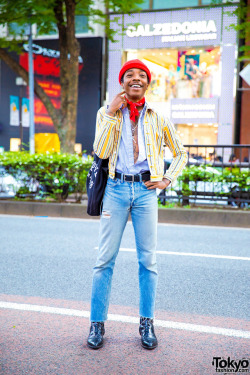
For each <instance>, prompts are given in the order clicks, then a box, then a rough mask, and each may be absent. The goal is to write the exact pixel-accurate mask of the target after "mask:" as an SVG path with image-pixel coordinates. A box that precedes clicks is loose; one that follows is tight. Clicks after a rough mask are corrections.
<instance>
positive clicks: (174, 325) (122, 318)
mask: <svg viewBox="0 0 250 375" xmlns="http://www.w3.org/2000/svg"><path fill="white" fill-rule="evenodd" d="M0 308H2V309H12V310H22V311H33V312H39V313H48V314H58V315H66V316H77V317H82V318H89V317H90V312H89V311H81V310H74V309H65V308H61V307H60V308H59V307H50V306H39V305H30V304H22V303H13V302H4V301H0ZM108 320H111V321H115V322H121V323H134V324H138V322H139V318H136V317H133V316H127V315H118V314H108ZM155 326H157V327H162V328H171V329H179V330H185V331H192V332H200V333H208V334H214V335H222V336H230V337H240V338H244V339H250V331H242V330H238V329H229V328H221V327H212V326H205V325H198V324H189V323H181V322H174V321H169V320H157V319H156V320H155Z"/></svg>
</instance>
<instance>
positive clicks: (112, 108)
mask: <svg viewBox="0 0 250 375" xmlns="http://www.w3.org/2000/svg"><path fill="white" fill-rule="evenodd" d="M124 94H125V91H122V92H120V93H119V94H117V95H116V96H115V97H114V99H113V100H112V102H111V103H110V105H109V107H108V109H107V111H106V113H107V114H108V115H109V116H114V115H115V112H116V111H117V110H118V109H119V108H121V106H122V105H123V108H125V107H127V102H126V99H125V97H124Z"/></svg>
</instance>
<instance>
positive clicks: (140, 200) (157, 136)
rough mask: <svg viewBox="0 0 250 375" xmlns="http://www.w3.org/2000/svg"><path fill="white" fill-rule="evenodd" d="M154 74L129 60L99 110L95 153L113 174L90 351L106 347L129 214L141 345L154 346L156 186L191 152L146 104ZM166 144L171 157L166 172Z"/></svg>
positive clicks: (105, 200)
mask: <svg viewBox="0 0 250 375" xmlns="http://www.w3.org/2000/svg"><path fill="white" fill-rule="evenodd" d="M150 81H151V73H150V71H149V69H148V68H147V66H146V65H145V64H144V63H143V62H142V61H140V60H130V61H127V62H126V63H125V64H124V65H123V67H122V69H121V71H120V74H119V82H120V85H121V86H122V88H123V91H122V92H121V93H119V94H117V95H116V96H115V97H114V99H113V100H112V102H111V103H110V105H109V107H108V108H105V107H102V108H101V109H100V110H99V111H98V114H97V123H96V136H95V141H94V151H95V153H96V154H97V156H99V157H100V158H101V159H107V158H109V178H108V182H107V186H106V190H105V194H104V198H103V209H102V215H101V220H100V238H99V253H98V258H97V262H96V265H95V267H94V272H93V285H92V297H91V315H90V321H91V326H90V333H89V336H88V341H87V344H88V346H89V347H90V348H92V349H99V348H101V347H102V346H103V335H104V333H105V330H104V322H105V321H106V320H107V314H108V307H109V298H110V291H111V282H112V275H113V268H114V265H115V260H116V257H117V254H118V252H119V247H120V243H121V239H122V234H123V231H124V229H125V226H126V223H127V220H128V216H129V213H130V214H131V218H132V223H133V227H134V232H135V240H136V250H137V258H138V264H139V289H140V325H139V333H140V335H141V344H142V346H143V348H145V349H154V348H156V346H157V344H158V343H157V338H156V335H155V333H154V325H153V318H154V309H155V295H156V287H157V278H158V274H157V264H156V237H157V218H158V205H157V195H156V189H161V190H162V189H165V188H166V187H168V186H169V184H170V183H171V182H173V181H174V180H175V179H176V178H177V176H178V175H179V174H180V172H181V171H182V169H183V168H184V166H185V164H186V161H187V153H186V151H185V149H184V147H183V145H182V143H181V141H180V139H179V137H178V135H177V134H176V131H175V129H174V127H173V125H172V123H171V122H170V121H169V120H168V119H167V118H166V117H164V116H161V115H160V114H158V113H157V112H156V111H154V110H153V109H152V108H150V106H149V105H148V104H147V103H146V102H145V98H144V94H145V92H146V90H147V88H148V86H149V84H150ZM164 145H166V146H168V147H169V148H170V150H171V152H172V154H173V161H172V163H171V165H170V167H169V169H168V170H167V171H166V173H165V174H164V157H163V155H164V153H163V151H164Z"/></svg>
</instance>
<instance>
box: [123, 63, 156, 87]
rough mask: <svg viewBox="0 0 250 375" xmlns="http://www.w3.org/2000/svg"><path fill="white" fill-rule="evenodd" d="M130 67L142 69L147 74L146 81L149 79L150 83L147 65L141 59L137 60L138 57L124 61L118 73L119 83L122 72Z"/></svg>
mask: <svg viewBox="0 0 250 375" xmlns="http://www.w3.org/2000/svg"><path fill="white" fill-rule="evenodd" d="M132 68H137V69H141V70H144V72H146V73H147V76H148V81H149V82H148V83H150V81H151V73H150V71H149V69H148V67H147V66H146V65H145V64H144V63H143V62H142V61H141V60H138V59H135V60H129V61H127V62H125V64H124V65H123V67H122V68H121V70H120V73H119V82H120V83H121V79H122V77H123V74H124V73H125V72H126V71H127V70H129V69H132Z"/></svg>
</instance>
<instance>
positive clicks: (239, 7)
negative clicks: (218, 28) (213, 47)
mask: <svg viewBox="0 0 250 375" xmlns="http://www.w3.org/2000/svg"><path fill="white" fill-rule="evenodd" d="M220 3H221V0H211V5H216V4H220ZM223 5H234V6H235V5H236V8H235V10H233V11H225V14H227V15H228V16H232V15H234V16H236V17H237V20H238V22H237V23H232V24H231V25H229V27H228V28H229V29H233V30H235V31H237V33H238V37H239V38H240V39H243V40H244V41H245V43H244V45H242V46H241V47H240V48H239V50H240V52H241V56H240V57H239V61H244V60H249V59H250V6H249V5H247V2H246V0H240V1H239V3H238V4H235V3H234V2H233V0H228V1H226V2H225V3H223Z"/></svg>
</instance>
